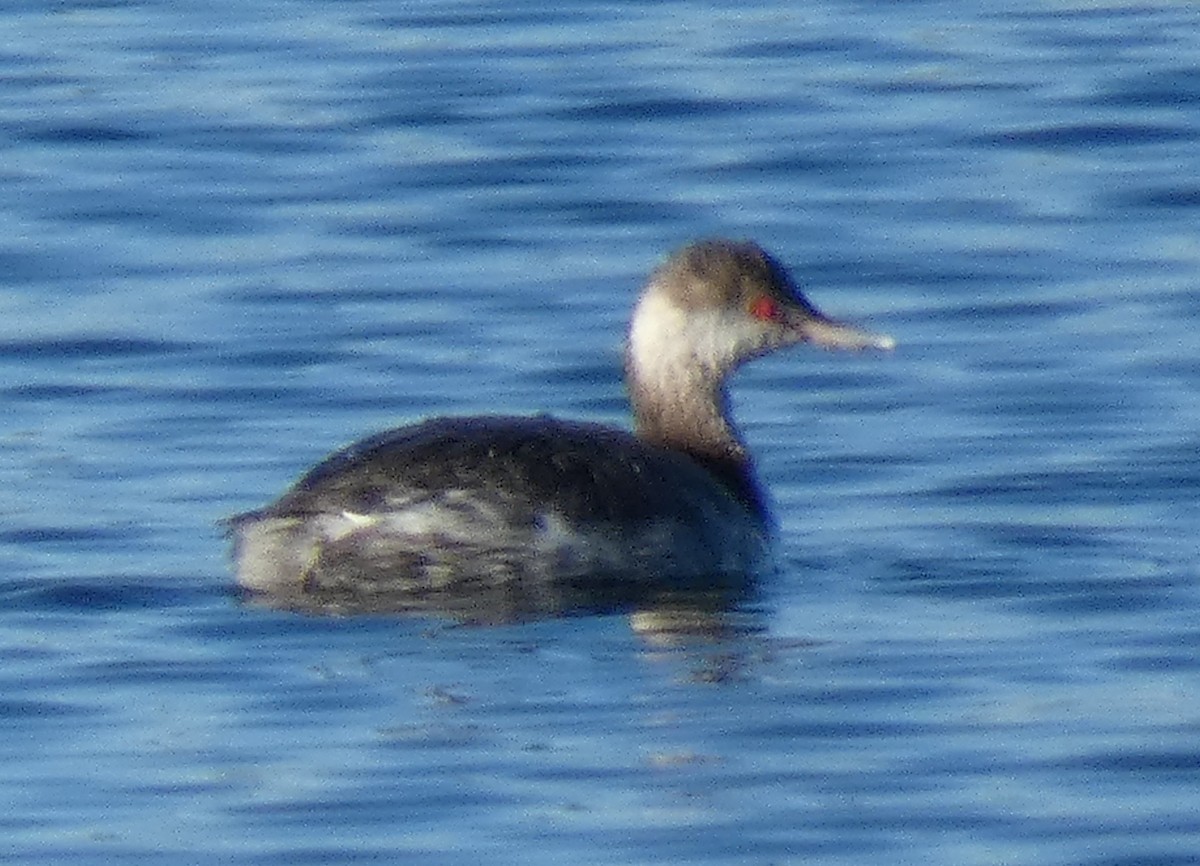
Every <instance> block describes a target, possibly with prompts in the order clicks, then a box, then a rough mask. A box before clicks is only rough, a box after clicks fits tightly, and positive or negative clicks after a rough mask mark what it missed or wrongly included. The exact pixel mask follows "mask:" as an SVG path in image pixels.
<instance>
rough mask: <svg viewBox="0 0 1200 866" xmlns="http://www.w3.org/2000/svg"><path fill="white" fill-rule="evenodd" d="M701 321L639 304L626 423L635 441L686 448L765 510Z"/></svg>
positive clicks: (651, 303)
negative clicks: (629, 421) (630, 415)
mask: <svg viewBox="0 0 1200 866" xmlns="http://www.w3.org/2000/svg"><path fill="white" fill-rule="evenodd" d="M705 327H706V325H705V323H704V322H703V320H702V319H701V320H699V321H698V320H697V317H696V316H695V315H692V316H690V317H689V316H685V315H684V314H682V313H681V312H680V311H679V310H677V309H676V308H675V307H673V306H671V305H670V304H668V303H663V302H661V301H657V300H656V299H655V297H654V296H648V297H646V298H643V299H642V301H641V302H640V303H639V305H638V309H637V311H636V314H635V316H634V321H633V325H632V326H631V328H630V333H629V344H628V347H627V352H626V380H627V382H628V386H629V397H630V402H631V403H632V406H633V418H634V427H635V430H636V432H637V435H638V438H640V439H641V440H642V441H644V442H649V443H651V444H654V445H658V446H661V447H664V448H669V449H671V450H673V451H677V452H681V453H683V454H685V455H687V456H688V457H690V458H691V459H692V460H694V461H695V462H696V463H698V464H699V465H700V466H702V467H704V468H705V469H706V470H708V471H709V472H710V473H711V474H712V475H713V476H714V477H715V478H716V479H717V480H718V481H720V482H721V483H722V484H723V485H725V487H727V488H728V489H729V491H730V492H731V493H732V494H733V495H734V496H735V497H736V498H737V499H738V500H740V501H741V502H742V503H744V504H745V505H746V506H747V507H748V508H750V509H751V510H753V511H754V512H755V513H757V514H759V515H760V516H764V517H765V514H766V508H765V505H764V502H763V497H762V493H761V491H760V489H759V486H758V482H757V480H756V478H755V475H754V467H753V464H752V462H751V460H750V458H749V455H748V454H747V452H746V447H745V445H744V444H743V442H742V439H741V436H740V435H739V433H738V431H737V428H736V427H735V426H734V424H733V422H732V421H731V420H730V418H729V401H728V398H727V396H726V393H725V367H726V363H725V362H724V361H723V359H722V358H720V357H719V355H718V353H716V352H713V351H711V350H710V349H709V348H708V347H706V345H705V343H706V340H705V339H704V333H703V331H702V332H701V333H700V334H699V335H698V334H697V333H696V329H697V328H701V329H703V328H705Z"/></svg>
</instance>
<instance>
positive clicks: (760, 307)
mask: <svg viewBox="0 0 1200 866" xmlns="http://www.w3.org/2000/svg"><path fill="white" fill-rule="evenodd" d="M750 315H752V316H753V317H754V318H756V319H761V320H762V321H764V322H774V321H777V320H778V319H779V305H778V304H777V303H775V302H774V301H773V300H771V299H770V298H767V297H762V298H755V299H754V301H752V302H751V304H750Z"/></svg>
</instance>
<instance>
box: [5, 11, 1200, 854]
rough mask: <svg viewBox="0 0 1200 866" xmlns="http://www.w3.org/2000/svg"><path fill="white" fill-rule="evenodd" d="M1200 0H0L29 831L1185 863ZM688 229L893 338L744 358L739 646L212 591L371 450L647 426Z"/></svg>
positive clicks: (1193, 631)
mask: <svg viewBox="0 0 1200 866" xmlns="http://www.w3.org/2000/svg"><path fill="white" fill-rule="evenodd" d="M1198 24H1200V21H1198V20H1197V16H1196V14H1195V11H1194V10H1193V9H1192V8H1191V7H1190V6H1189V4H1185V3H1176V2H1166V0H1163V2H1153V0H1151V2H1139V3H1134V2H1120V0H1114V2H1110V3H1083V2H1081V0H1080V2H1075V3H1072V2H1045V3H1017V2H1007V3H1000V4H975V5H974V6H972V5H970V4H967V5H963V4H952V3H936V2H926V3H879V4H864V3H856V2H849V0H841V2H836V0H828V2H812V3H805V4H794V3H790V2H782V0H775V2H767V3H760V4H756V5H755V6H754V8H753V9H750V8H741V7H739V6H737V5H729V4H718V3H705V2H690V3H689V2H682V0H666V2H658V3H643V4H636V5H635V4H628V5H627V6H624V5H608V4H596V3H589V2H573V3H568V4H560V5H559V6H558V7H556V8H548V7H547V6H546V4H544V3H536V4H535V3H526V2H521V0H495V2H482V3H479V2H477V3H470V4H467V3H451V2H433V0H431V2H426V3H422V4H385V3H380V2H355V3H320V2H316V0H294V2H279V3H272V4H252V3H251V4H246V3H229V2H220V0H218V2H212V3H203V4H178V3H164V2H153V0H148V2H143V3H130V4H124V3H114V2H79V3H58V4H29V3H15V4H9V5H7V6H5V7H3V9H0V32H3V33H4V34H5V39H4V40H3V43H2V46H0V61H2V63H3V69H4V70H5V71H4V75H3V79H2V82H0V141H2V142H3V154H4V158H3V160H0V311H2V312H3V315H0V389H2V394H3V405H4V406H5V413H4V419H5V420H4V423H3V427H2V432H0V451H2V453H3V457H4V459H3V460H0V545H2V557H3V558H2V561H3V563H4V571H3V575H2V576H0V599H2V602H3V605H2V610H3V613H2V614H0V616H2V618H3V620H2V627H0V683H2V685H3V688H2V691H0V724H2V729H3V736H2V737H0V756H2V759H0V773H2V774H3V777H4V778H3V782H2V784H0V792H2V793H0V798H2V799H0V827H2V829H3V835H2V838H3V841H2V842H0V850H2V851H3V855H4V857H5V859H6V861H7V862H13V863H25V862H28V863H47V862H71V863H74V864H84V863H89V864H90V863H110V862H123V863H163V862H172V863H206V864H207V863H217V862H219V863H238V864H241V863H246V864H251V863H253V864H284V863H286V864H316V863H322V864H325V863H351V862H353V863H371V862H386V863H393V862H395V863H429V864H457V863H462V864H477V863H480V862H492V863H522V864H528V863H563V862H570V863H575V864H585V866H586V864H629V863H660V862H661V863H738V864H742V863H763V864H767V863H780V864H782V863H805V864H814V863H818V864H862V863H888V864H920V866H935V864H937V866H941V864H946V866H962V864H1001V863H1004V864H1008V863H1022V864H1034V866H1041V864H1056V866H1057V864H1062V866H1175V864H1185V863H1186V864H1191V863H1195V862H1197V860H1198V857H1200V855H1197V851H1200V661H1198V659H1200V625H1198V623H1200V592H1198V591H1197V564H1196V563H1197V553H1198V550H1197V548H1198V545H1197V537H1198V531H1197V530H1198V528H1200V505H1197V503H1198V502H1200V496H1198V495H1197V494H1198V493H1200V471H1198V470H1197V452H1198V445H1200V433H1198V432H1197V431H1198V429H1200V423H1198V422H1200V366H1198V362H1197V360H1196V359H1197V358H1198V357H1200V335H1198V333H1200V329H1198V327H1197V323H1198V320H1200V301H1198V300H1197V298H1200V295H1198V294H1197V278H1198V275H1200V243H1197V232H1196V219H1197V215H1198V212H1197V209H1198V208H1200V147H1198V143H1200V142H1198V140H1200V113H1198V111H1197V108H1198V107H1200V72H1198V70H1200V27H1198V26H1197V25H1198ZM713 234H720V235H732V236H738V237H752V238H755V239H757V240H759V241H760V242H761V243H763V244H764V245H765V246H767V247H768V248H769V249H771V250H772V251H774V252H775V253H776V254H777V255H778V256H779V257H780V258H781V259H782V260H784V261H785V262H788V263H789V264H790V265H791V266H792V268H793V270H794V272H795V274H796V276H797V277H798V278H799V279H800V280H802V281H803V283H804V284H805V285H806V286H807V288H808V291H809V294H810V296H811V297H812V299H813V300H814V301H815V302H816V303H818V304H819V305H820V306H822V307H823V308H824V309H826V310H827V311H828V312H830V313H831V314H835V315H842V316H848V317H850V318H852V319H854V320H856V321H859V322H862V323H863V324H865V325H868V326H870V327H872V328H875V329H878V330H883V331H887V332H890V333H892V334H893V335H894V336H896V337H897V339H898V340H899V342H900V348H899V349H898V350H897V351H896V352H895V353H894V354H892V355H890V356H885V357H880V356H861V357H844V356H825V355H823V354H820V353H817V352H814V351H804V350H796V351H793V352H789V353H786V354H784V355H782V356H779V357H775V358H772V359H769V360H765V361H763V362H760V363H758V364H756V365H754V366H752V367H750V368H748V369H746V370H745V371H744V372H742V373H741V374H739V376H738V378H737V381H736V385H735V388H736V394H735V403H736V411H737V414H738V417H739V420H740V423H741V425H742V426H743V428H744V430H745V432H746V434H747V437H748V438H749V440H750V441H751V443H752V446H753V449H754V451H755V453H756V455H757V456H758V458H759V463H760V470H761V473H762V476H763V478H764V480H765V482H766V484H767V486H768V487H769V489H770V491H771V496H772V498H773V500H774V503H775V508H776V512H777V515H778V518H779V522H780V525H781V549H782V556H781V561H782V567H781V570H780V573H779V574H778V575H776V576H774V577H773V578H772V579H771V580H770V581H769V582H768V583H767V585H765V586H764V587H763V591H762V594H761V597H759V598H756V599H755V600H753V601H752V602H750V603H748V604H747V605H745V607H744V609H742V610H740V611H738V612H737V614H738V616H737V617H736V618H735V621H734V623H733V625H731V627H730V628H729V630H728V631H727V633H725V634H724V635H723V636H719V637H714V636H707V637H693V638H690V639H685V638H683V637H681V636H679V635H678V634H675V633H673V632H672V630H671V629H669V628H668V629H663V628H660V627H657V625H656V623H655V622H654V621H652V620H648V619H647V617H644V616H643V617H638V616H632V617H630V616H618V615H611V616H592V617H577V618H568V619H554V620H548V621H541V622H531V623H525V624H519V625H509V626H497V627H489V628H462V627H456V626H455V624H454V623H453V622H452V621H447V620H440V619H438V618H434V617H430V618H415V617H344V618H323V617H317V616H304V615H297V614H290V613H285V612H279V611H272V610H269V609H267V608H263V607H258V606H253V605H247V604H244V603H242V602H241V601H240V600H239V599H238V598H237V597H236V596H235V594H234V593H233V591H232V587H231V575H230V570H229V567H228V563H227V561H226V551H225V548H224V542H223V540H222V539H221V537H220V533H219V531H218V529H217V527H216V521H217V520H219V519H220V518H222V517H224V516H227V515H229V514H231V513H233V512H236V511H239V510H243V509H246V508H251V507H255V506H258V505H261V504H263V503H265V502H266V501H268V500H269V499H271V498H272V497H273V496H275V495H276V494H277V493H278V492H279V491H281V490H282V489H283V488H284V487H285V486H286V485H287V484H288V483H290V482H291V481H292V480H293V479H294V478H295V477H296V476H297V475H298V474H299V473H300V472H302V471H303V470H304V469H305V468H306V467H307V466H308V465H310V464H311V463H312V462H313V461H314V460H316V459H318V458H319V457H321V456H322V455H323V454H325V453H327V452H328V451H329V450H331V449H333V448H334V447H336V446H339V445H342V444H344V443H346V442H348V441H351V440H353V439H354V438H356V437H357V436H359V435H361V434H364V433H367V432H370V431H374V430H377V429H380V428H383V427H386V426H389V425H392V424H395V423H400V422H405V421H411V420H415V419H418V418H421V417H424V416H427V415H430V414H436V413H443V412H480V411H500V412H506V413H507V412H512V413H517V412H539V411H552V412H554V413H556V414H561V415H565V416H573V417H587V418H593V419H599V420H604V421H608V422H613V423H624V422H625V404H624V398H623V394H622V390H621V383H620V375H619V366H620V342H621V330H622V328H623V324H624V321H625V318H626V316H627V312H628V309H629V307H630V305H631V303H632V300H633V298H634V296H635V294H636V292H637V289H638V284H639V281H640V280H641V279H642V278H643V277H644V275H645V274H646V272H647V271H648V269H649V268H651V267H652V266H653V265H654V263H655V262H656V261H657V260H658V259H659V257H660V256H661V255H663V254H664V253H665V252H667V251H668V250H669V249H671V248H673V247H674V246H676V245H678V244H679V243H681V242H683V241H685V240H687V239H690V238H693V237H698V236H705V235H713ZM660 613H662V612H660Z"/></svg>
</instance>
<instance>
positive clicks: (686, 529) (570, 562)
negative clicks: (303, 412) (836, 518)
mask: <svg viewBox="0 0 1200 866" xmlns="http://www.w3.org/2000/svg"><path fill="white" fill-rule="evenodd" d="M794 343H812V344H814V345H818V346H822V347H825V348H831V349H867V348H877V349H890V348H892V347H893V345H894V342H893V341H892V339H891V338H889V337H885V336H881V335H877V334H872V333H869V332H867V331H864V330H860V329H858V328H855V327H852V326H850V325H846V324H842V323H839V322H835V321H833V320H831V319H829V318H827V317H825V316H824V315H823V314H822V313H820V312H819V311H818V310H817V309H816V308H815V307H814V306H813V305H812V304H810V303H809V302H808V300H807V299H806V298H805V297H804V296H803V295H802V294H801V292H800V291H799V289H797V288H796V286H795V284H794V283H793V282H792V280H791V279H790V277H789V276H788V274H787V272H786V271H785V270H784V268H783V266H782V265H780V263H779V262H778V261H776V259H775V258H773V257H772V256H771V255H769V254H768V253H767V252H766V251H764V250H763V249H762V248H761V247H759V246H758V245H757V244H754V243H749V242H734V241H727V240H710V241H701V242H698V243H693V244H691V245H689V246H687V247H685V248H683V249H682V250H680V251H678V252H677V253H675V254H674V255H673V256H671V257H670V258H669V259H668V260H667V261H666V262H665V263H664V264H663V265H662V266H661V267H659V268H658V270H656V271H655V272H654V273H653V275H652V276H651V278H650V280H649V282H648V283H647V285H646V288H645V290H644V291H643V293H642V295H641V298H640V299H639V301H638V303H637V306H636V308H635V309H634V313H633V318H632V321H631V324H630V328H629V335H628V342H627V346H626V367H625V371H626V381H627V384H628V389H629V394H630V399H631V402H632V406H633V416H634V429H635V431H636V433H635V434H630V433H627V432H624V431H622V430H618V429H614V428H610V427H606V426H603V425H599V424H591V423H582V422H571V421H556V420H552V419H550V418H545V417H529V418H513V417H491V416H483V417H470V418H438V419H434V420H430V421H426V422H424V423H421V424H417V425H414V426H411V427H402V428H399V429H396V430H389V431H387V432H384V433H380V434H378V435H376V436H372V437H369V438H367V439H364V440H362V441H360V442H358V443H356V444H354V445H351V446H349V447H347V448H345V449H343V450H341V451H338V452H336V453H334V454H332V455H331V456H329V457H328V458H326V459H325V460H324V461H322V462H321V463H319V464H317V466H315V467H314V468H313V469H312V470H310V471H309V472H308V473H307V474H306V475H304V476H303V477H302V478H301V479H300V480H299V481H298V482H296V484H295V485H294V486H293V487H292V488H291V489H290V490H288V491H287V492H286V493H284V494H283V496H281V497H280V498H279V499H278V500H276V501H275V502H274V503H272V504H271V505H268V506H266V507H265V508H262V509H260V510H257V511H250V512H247V513H245V514H240V515H237V516H235V517H233V518H231V519H230V520H229V521H228V522H227V523H228V528H229V530H230V532H231V534H232V536H233V538H234V558H235V560H236V565H237V579H238V582H239V583H240V584H241V585H242V586H243V587H245V588H246V589H247V590H249V591H251V592H252V593H257V594H260V595H265V596H268V597H272V598H273V599H274V600H276V601H278V602H282V603H284V604H286V605H299V606H303V607H324V606H330V607H341V608H344V609H349V610H380V609H409V608H412V609H421V608H432V609H448V610H454V611H460V612H461V611H468V612H470V613H471V614H472V615H474V616H479V615H483V616H484V617H485V618H496V619H505V618H508V616H509V615H511V614H512V613H514V612H520V611H547V612H548V611H561V610H564V609H568V608H570V607H572V606H591V605H592V604H594V603H596V602H599V601H601V600H606V601H617V602H620V601H622V600H628V601H630V602H632V601H634V600H636V599H637V598H639V597H640V596H641V594H642V592H643V591H645V592H650V591H653V590H658V591H662V590H664V589H684V590H686V589H695V588H705V587H709V586H717V585H727V584H729V583H730V582H732V583H734V584H736V583H737V582H740V581H746V580H748V579H750V578H751V577H752V576H753V575H754V574H755V573H756V572H757V571H758V570H759V569H760V568H761V567H762V565H763V563H764V556H765V554H766V552H767V549H768V547H769V544H768V540H769V537H770V525H771V521H770V517H769V515H768V511H767V507H766V504H765V502H764V499H763V495H762V492H761V491H760V489H759V486H758V482H757V481H756V479H755V475H754V468H753V465H752V463H751V460H750V457H749V455H748V454H747V452H746V448H745V446H744V444H743V443H742V440H741V438H740V436H739V434H738V431H737V429H736V428H735V427H734V425H733V423H732V421H731V420H730V418H729V414H728V399H727V395H726V389H725V381H726V378H727V377H728V375H729V374H730V373H731V372H732V371H733V370H734V369H736V368H737V366H738V365H739V364H741V363H742V362H744V361H747V360H749V359H751V358H754V357H756V356H759V355H762V354H765V353H767V352H770V351H772V350H774V349H777V348H780V347H782V346H787V345H790V344H794ZM490 608H494V610H491V612H490V615H489V609H490Z"/></svg>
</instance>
